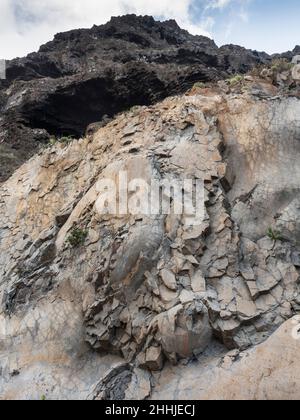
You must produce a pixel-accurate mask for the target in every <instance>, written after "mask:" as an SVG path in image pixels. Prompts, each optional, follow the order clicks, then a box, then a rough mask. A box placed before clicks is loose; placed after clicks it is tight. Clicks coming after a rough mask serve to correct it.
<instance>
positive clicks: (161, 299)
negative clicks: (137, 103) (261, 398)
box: [0, 79, 300, 399]
mask: <svg viewBox="0 0 300 420" xmlns="http://www.w3.org/2000/svg"><path fill="white" fill-rule="evenodd" d="M254 84H255V85H256V86H257V85H259V84H264V91H265V94H266V95H267V96H266V97H264V98H263V99H262V98H257V96H256V94H253V85H254ZM222 86H223V85H222V84H220V85H219V86H216V87H214V88H212V89H194V90H192V91H191V92H189V93H188V94H187V95H185V96H179V97H173V98H170V99H167V100H165V101H163V102H162V103H160V104H158V105H155V106H151V107H141V108H139V109H135V110H131V111H130V112H128V113H125V114H122V115H119V116H118V117H117V118H116V119H115V120H113V121H112V122H110V123H109V124H108V125H107V126H105V127H102V128H100V129H99V131H97V132H96V133H95V134H94V135H93V136H87V137H86V138H85V139H82V140H80V141H79V142H77V141H73V142H71V143H70V144H67V145H62V144H57V145H55V146H53V147H52V148H51V149H49V150H46V151H44V152H43V153H40V154H38V155H37V156H35V157H34V158H33V159H31V160H30V161H29V162H28V163H26V164H25V165H23V166H22V167H21V168H20V169H19V170H18V171H16V173H15V174H14V175H13V177H12V178H11V179H10V180H8V181H7V182H6V183H4V184H3V185H2V186H1V188H0V214H1V216H0V232H1V236H0V238H1V241H0V263H1V264H0V279H1V280H0V300H1V302H2V306H1V312H0V334H1V337H0V338H1V348H0V356H1V357H0V363H1V365H0V367H1V371H2V372H3V375H2V377H1V379H0V387H1V398H14V397H16V396H18V395H19V396H21V397H23V398H28V397H31V398H36V397H37V393H39V392H40V394H41V395H43V394H45V391H44V389H45V388H44V382H45V383H46V384H49V387H50V386H51V388H50V391H49V392H48V394H49V397H50V398H51V397H53V398H55V397H56V396H57V395H60V393H61V395H62V396H63V397H67V398H72V397H76V398H91V399H97V398H99V399H101V398H104V399H105V398H106V399H109V398H128V399H130V398H134V397H136V398H148V397H149V395H150V394H151V392H153V394H154V395H155V392H156V391H155V386H158V387H159V386H160V384H161V383H162V382H163V375H164V372H165V371H166V372H169V374H170V369H171V370H172V369H173V370H172V372H175V373H174V374H175V375H176V374H177V372H180V375H181V374H183V375H184V373H181V371H182V369H183V368H182V366H184V364H186V365H187V368H186V372H190V369H191V366H193V363H201V366H202V367H203V366H205V363H206V362H205V360H206V359H205V357H208V358H209V357H212V354H213V352H214V349H215V347H216V342H215V339H217V340H218V343H219V344H218V345H217V353H218V357H219V356H220V353H221V354H222V357H221V359H220V358H219V359H218V362H216V364H218V363H221V365H222V366H223V365H224V366H230V365H231V362H234V361H235V360H236V359H238V355H239V354H240V352H242V351H244V350H246V349H248V348H250V347H252V346H255V345H258V344H260V343H262V342H264V341H265V340H266V339H268V337H269V336H270V335H272V334H273V332H274V331H275V330H276V329H277V328H279V327H280V326H281V325H282V324H284V323H285V321H286V320H288V319H290V318H292V317H293V315H295V314H297V313H298V312H299V309H300V298H299V252H300V251H299V241H298V235H297V232H296V231H295V230H294V226H297V223H298V216H299V215H298V213H299V211H298V207H297V204H296V203H297V199H298V191H297V189H296V188H295V186H296V185H297V184H298V183H299V178H300V176H299V171H298V170H297V165H296V164H293V163H292V164H289V165H288V164H287V162H290V158H291V156H294V157H295V158H296V157H297V154H298V135H299V132H300V129H299V126H298V120H297V118H296V115H298V111H299V99H296V98H291V97H288V96H284V95H282V94H281V93H280V91H279V89H278V90H277V89H276V88H275V87H274V86H271V85H269V84H267V83H265V82H264V81H262V80H260V79H257V80H254V81H253V80H248V81H245V82H244V85H243V93H240V92H237V91H236V90H234V89H233V90H230V89H229V92H228V89H227V88H228V87H227V88H226V89H224V88H223V87H222ZM268 92H269V93H268ZM274 94H275V96H278V95H280V100H279V99H274ZM285 125H286V126H287V130H284V126H285ZM266 141H267V142H266ZM132 150H134V153H133V152H131V151H132ZM263 156H265V159H263ZM243 167H244V172H243V171H242V169H243ZM120 171H127V176H128V180H129V181H130V180H132V179H135V178H139V179H143V180H145V181H146V182H150V181H151V180H153V179H155V180H157V179H162V178H164V177H165V176H167V177H168V178H170V179H175V180H176V181H177V182H180V181H181V180H183V179H186V178H193V179H195V178H196V179H203V180H204V183H205V188H204V190H205V192H204V204H205V206H204V207H205V211H204V219H203V220H202V223H200V224H198V225H190V224H187V223H186V220H185V216H184V215H174V214H169V215H162V216H150V215H145V214H143V215H134V214H127V215H123V214H122V215H119V214H113V215H103V214H102V215H101V214H99V212H98V211H97V200H98V197H99V193H98V191H97V185H98V181H100V180H103V179H106V178H109V179H116V178H117V175H118V174H119V172H120ZM289 180H290V182H288V181H289ZM264 194H265V197H266V198H268V199H269V201H267V202H266V201H264V205H265V207H264V211H262V212H261V213H259V208H260V206H261V203H262V197H263V196H264ZM277 199H278V201H276V200H277ZM287 214H288V215H289V217H288V218H287V217H286V215H287ZM74 228H76V229H77V230H78V231H79V232H82V233H85V232H86V235H84V240H83V241H79V243H78V244H77V246H74V247H72V246H71V245H70V243H69V242H68V238H69V235H70V234H71V233H72V231H73V230H74ZM220 348H221V350H219V349H220ZM232 349H234V350H235V351H234V353H229V355H227V356H226V352H227V351H228V350H232ZM205 355H206V356H205ZM224 357H225V359H224ZM203 358H204V359H203ZM197 360H198V362H197ZM287 360H289V358H287ZM57 361H58V362H57ZM41 363H43V364H44V365H45V367H44V369H45V375H44V382H43V381H42V380H37V378H38V375H39V374H40V373H41V372H40V366H41ZM57 363H58V364H59V366H60V365H62V366H64V367H63V368H62V367H58V365H57ZM120 363H121V364H120ZM214 363H215V362H214ZM171 364H172V365H174V367H172V368H171V367H170V365H171ZM208 364H209V363H208ZM108 365H111V367H109V366H108ZM178 365H179V367H178V368H177V367H176V366H178ZM78 366H80V368H79V367H78ZM197 366H198V365H197ZM161 369H163V372H162V374H160V373H159V371H160V370H161ZM15 371H18V372H20V374H19V375H12V373H13V372H15ZM91 371H93V372H94V374H93V375H91V374H90V372H91ZM73 375H74V383H72V386H69V387H68V385H67V384H66V378H69V377H70V376H73ZM170 375H171V374H170ZM24 377H26V378H30V381H32V382H33V383H34V384H35V385H34V387H33V390H32V391H26V392H25V391H24V390H22V387H20V384H21V383H22V380H23V378H24ZM157 380H158V382H157ZM199 384H200V385H199V386H200V387H201V383H199ZM203 386H205V384H204V385H203ZM153 387H154V388H153ZM251 389H252V388H251ZM137 390H138V391H137ZM137 392H138V393H137ZM164 392H165V394H164V395H167V391H164ZM251 392H255V391H251ZM2 396H3V397H2ZM173 397H174V396H173Z"/></svg>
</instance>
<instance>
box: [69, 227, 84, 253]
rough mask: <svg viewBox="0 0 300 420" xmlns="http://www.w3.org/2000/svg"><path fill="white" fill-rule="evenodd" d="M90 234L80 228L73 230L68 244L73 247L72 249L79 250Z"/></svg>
mask: <svg viewBox="0 0 300 420" xmlns="http://www.w3.org/2000/svg"><path fill="white" fill-rule="evenodd" d="M87 235H88V232H87V231H86V230H82V229H79V228H73V230H72V231H71V233H70V235H69V236H68V238H67V240H66V242H67V243H68V244H70V245H71V247H72V248H77V247H79V246H81V245H83V244H84V242H85V240H86V238H87Z"/></svg>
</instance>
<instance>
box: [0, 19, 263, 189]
mask: <svg viewBox="0 0 300 420" xmlns="http://www.w3.org/2000/svg"><path fill="white" fill-rule="evenodd" d="M269 59H270V57H268V56H267V55H266V54H264V53H258V52H256V51H249V50H246V49H244V48H241V47H238V46H232V45H229V46H224V47H221V48H218V47H217V46H216V45H215V43H214V42H213V41H211V40H210V39H208V38H205V37H203V36H192V35H190V34H189V33H188V32H186V31H184V30H182V29H180V28H179V27H178V25H177V24H176V22H175V21H166V22H156V21H155V20H154V19H153V18H152V17H147V16H146V17H137V16H135V15H129V16H123V17H120V18H113V19H112V20H111V21H110V22H109V23H107V24H106V25H102V26H94V27H93V28H92V29H82V30H74V31H71V32H67V33H61V34H58V35H56V36H55V38H54V40H53V41H52V42H49V43H48V44H46V45H43V46H42V47H41V48H40V50H39V52H37V53H33V54H30V55H28V56H27V57H25V58H21V59H15V60H12V61H10V62H8V65H7V80H5V81H0V112H1V119H0V182H1V181H3V180H6V179H7V178H8V177H9V176H10V175H11V174H12V172H13V170H15V169H16V168H18V167H19V166H20V165H21V164H22V163H23V162H24V161H25V160H26V159H28V158H29V157H31V156H32V155H33V153H35V152H37V150H38V148H39V146H40V144H41V143H42V144H43V143H47V142H48V141H49V137H50V136H51V135H55V136H58V137H60V136H70V135H71V136H75V137H77V138H78V137H81V136H82V135H83V134H84V132H85V130H86V128H87V127H88V125H89V124H91V123H95V122H100V121H101V120H102V121H104V122H105V121H107V119H108V118H111V117H113V116H114V115H115V114H117V113H118V112H120V111H124V110H127V109H130V108H131V107H132V106H134V105H150V104H152V103H155V102H157V101H159V100H161V99H164V98H166V97H168V96H170V95H174V94H179V93H183V92H185V91H186V90H187V89H188V88H191V87H192V86H193V84H194V83H195V82H198V81H204V82H206V81H211V80H219V79H222V78H226V77H228V75H230V74H233V73H239V72H241V73H245V72H246V71H248V70H249V69H251V68H252V67H253V66H255V65H257V64H259V63H264V62H266V61H268V60H269Z"/></svg>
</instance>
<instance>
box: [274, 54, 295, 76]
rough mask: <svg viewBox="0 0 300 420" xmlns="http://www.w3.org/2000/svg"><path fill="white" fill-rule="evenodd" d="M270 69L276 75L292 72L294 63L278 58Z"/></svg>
mask: <svg viewBox="0 0 300 420" xmlns="http://www.w3.org/2000/svg"><path fill="white" fill-rule="evenodd" d="M270 68H271V70H272V71H273V72H274V73H282V72H284V71H289V70H291V69H292V68H293V63H290V62H289V61H287V60H286V59H285V58H278V59H275V60H273V61H272V63H271V66H270Z"/></svg>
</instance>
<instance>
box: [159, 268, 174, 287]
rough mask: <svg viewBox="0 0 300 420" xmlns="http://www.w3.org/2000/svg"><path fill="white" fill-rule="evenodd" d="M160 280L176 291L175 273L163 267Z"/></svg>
mask: <svg viewBox="0 0 300 420" xmlns="http://www.w3.org/2000/svg"><path fill="white" fill-rule="evenodd" d="M160 275H161V278H162V281H163V282H164V284H165V286H166V287H167V288H168V289H170V290H173V291H175V292H176V290H177V282H176V277H175V274H174V273H172V272H171V271H170V270H167V269H163V270H161V272H160Z"/></svg>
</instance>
